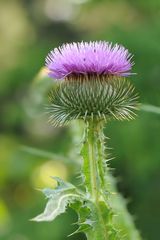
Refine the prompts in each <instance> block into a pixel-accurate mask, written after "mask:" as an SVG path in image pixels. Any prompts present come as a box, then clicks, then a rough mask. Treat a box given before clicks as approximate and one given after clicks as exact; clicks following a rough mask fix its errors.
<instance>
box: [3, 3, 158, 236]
mask: <svg viewBox="0 0 160 240" xmlns="http://www.w3.org/2000/svg"><path fill="white" fill-rule="evenodd" d="M0 18H1V21H0V31H1V34H0V45H1V50H0V58H1V64H0V68H1V82H0V100H1V120H0V121H1V124H0V131H1V133H0V153H1V155H0V239H2V240H32V239H39V240H41V239H48V240H50V239H56V240H62V239H63V240H64V239H66V238H65V236H66V235H67V234H70V233H71V232H72V231H74V229H75V228H76V226H72V225H71V223H73V222H76V218H77V217H76V215H75V213H74V212H72V211H69V214H64V215H62V216H61V217H59V218H58V219H57V220H56V221H55V222H54V223H39V224H37V223H33V222H30V221H29V219H31V218H32V217H33V216H35V215H36V213H37V212H39V211H40V209H42V208H43V206H44V201H45V200H44V199H43V196H41V194H40V193H39V192H37V191H36V190H35V188H41V187H42V186H44V185H47V186H50V184H51V179H50V175H51V174H53V175H57V176H59V177H61V178H63V179H67V180H68V179H69V178H70V180H72V181H73V182H74V181H76V180H75V172H76V171H77V166H76V164H73V160H72V162H69V161H68V160H66V158H67V157H68V156H69V158H70V156H71V155H73V154H71V152H70V151H71V146H72V143H73V142H72V133H71V131H70V129H69V128H62V129H55V128H53V127H51V126H50V125H49V124H48V122H47V116H46V114H45V105H46V104H47V92H48V90H49V89H50V87H51V86H52V85H53V82H52V80H51V79H49V78H47V77H46V75H45V71H44V69H43V70H42V71H41V72H40V73H39V75H37V73H38V72H39V70H40V69H41V68H42V67H43V65H44V59H45V56H46V54H47V53H48V51H49V50H50V49H52V48H54V47H57V46H58V45H60V44H62V43H63V42H72V41H81V40H87V41H89V40H97V39H102V40H107V41H113V42H119V43H121V44H123V45H125V46H126V47H127V48H129V51H130V52H132V53H133V54H134V61H135V66H134V69H133V71H134V72H136V73H138V74H137V75H136V76H134V77H133V78H132V80H131V81H134V85H135V86H136V88H137V90H138V91H139V92H140V98H141V102H143V103H147V104H153V105H156V106H160V95H159V91H160V67H159V62H160V44H159V40H160V22H159V19H160V1H159V0H148V1H146V0H112V1H111V0H88V1H87V0H86V1H85V0H59V1H56V0H45V1H44V0H32V1H29V0H12V1H9V0H1V1H0ZM35 76H37V77H35ZM159 132H160V115H156V114H152V113H147V112H140V113H139V114H138V117H137V119H136V120H134V121H131V122H122V123H121V122H120V123H119V122H116V121H115V122H112V123H109V124H108V126H107V127H106V134H107V136H109V137H111V139H110V140H108V145H109V146H111V147H113V148H114V150H112V153H113V155H115V156H116V160H114V161H112V162H111V166H112V167H113V168H115V170H114V171H113V173H114V174H115V176H117V178H118V179H121V180H120V181H118V187H119V189H120V191H121V192H122V193H123V194H124V196H125V197H126V198H129V199H131V201H130V203H129V206H128V207H129V209H130V211H131V212H132V214H134V215H136V224H137V226H138V228H139V229H140V231H141V232H142V235H143V236H144V238H145V239H148V240H154V239H155V240H157V239H158V238H159V224H160V220H159V219H160V218H159V216H160V205H159V203H160V189H159V179H160V150H159ZM22 145H24V146H26V147H22ZM36 149H39V150H36ZM45 152H47V153H48V154H45ZM53 153H54V154H53ZM59 154H61V155H62V156H64V157H59ZM72 159H73V156H72ZM74 161H75V162H76V159H74ZM132 199H133V200H132ZM64 224H65V227H64ZM70 239H71V240H72V239H77V240H78V239H85V238H84V237H83V235H77V236H74V237H71V238H70Z"/></svg>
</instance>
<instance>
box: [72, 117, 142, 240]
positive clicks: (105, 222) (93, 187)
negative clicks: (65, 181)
mask: <svg viewBox="0 0 160 240" xmlns="http://www.w3.org/2000/svg"><path fill="white" fill-rule="evenodd" d="M75 129H76V131H77V129H81V133H82V129H83V127H82V125H78V124H76V125H75ZM75 135H76V134H74V136H75ZM78 135H81V134H80V132H78ZM105 152H106V147H105V136H104V133H103V122H97V121H93V120H92V121H89V122H86V123H85V134H84V141H83V146H82V150H81V155H82V157H83V161H84V162H83V169H82V172H83V175H84V179H85V183H84V185H85V187H86V193H87V196H88V198H89V200H91V201H92V202H93V204H92V206H90V209H91V212H92V214H91V216H90V220H91V222H93V223H94V222H95V224H93V225H92V228H91V230H87V231H84V232H85V233H86V236H87V239H88V240H135V239H136V240H141V236H140V234H139V232H138V231H137V230H136V228H135V225H134V221H133V219H132V216H131V215H130V214H129V212H128V210H127V207H126V201H125V200H124V199H123V197H122V196H121V195H120V194H119V193H116V194H113V192H114V193H115V192H117V188H116V181H115V179H114V177H113V176H112V175H111V173H110V171H109V168H108V165H107V164H106V160H107V158H106V153H105ZM86 219H88V217H87V218H86ZM82 222H84V219H82Z"/></svg>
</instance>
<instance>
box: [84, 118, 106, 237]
mask: <svg viewBox="0 0 160 240" xmlns="http://www.w3.org/2000/svg"><path fill="white" fill-rule="evenodd" d="M98 126H99V123H98V122H97V121H94V120H90V121H88V122H87V123H86V132H85V141H84V145H83V149H82V156H83V159H84V166H83V172H84V177H85V185H86V190H87V192H88V194H89V198H90V200H91V201H92V202H93V206H92V221H93V223H94V228H95V229H94V231H90V232H88V234H87V236H88V239H91V238H92V240H94V239H95V240H98V239H100V240H108V239H109V234H108V232H109V230H108V229H107V222H106V219H105V218H104V213H103V211H104V208H106V211H107V212H108V211H109V209H107V208H108V206H107V204H106V203H105V202H104V200H103V197H102V194H101V189H102V188H101V185H102V182H104V179H103V177H104V174H103V167H102V163H100V161H101V160H102V158H101V152H100V151H99V150H100V149H99V141H98V138H99V136H98V135H99V128H98Z"/></svg>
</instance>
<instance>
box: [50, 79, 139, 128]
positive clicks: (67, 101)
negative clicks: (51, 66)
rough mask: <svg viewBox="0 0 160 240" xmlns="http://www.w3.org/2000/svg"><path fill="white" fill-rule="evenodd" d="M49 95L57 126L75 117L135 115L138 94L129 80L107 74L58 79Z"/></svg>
mask: <svg viewBox="0 0 160 240" xmlns="http://www.w3.org/2000/svg"><path fill="white" fill-rule="evenodd" d="M49 97H50V102H51V104H50V106H49V107H48V110H49V114H50V122H51V123H52V124H53V125H55V126H57V125H64V124H66V123H68V122H69V121H71V120H74V119H83V120H87V119H97V120H105V121H106V120H108V119H110V118H115V119H118V120H124V119H132V118H133V117H134V115H135V113H134V112H133V110H135V109H136V108H137V98H138V97H137V94H135V93H134V87H133V86H132V85H131V84H130V82H129V81H128V80H126V79H125V78H123V77H116V76H107V75H82V76H81V75H77V76H74V75H73V76H70V77H68V78H67V79H65V80H63V81H62V82H60V83H57V85H56V87H55V88H54V89H53V90H52V91H51V93H50V95H49Z"/></svg>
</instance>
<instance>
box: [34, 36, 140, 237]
mask: <svg viewBox="0 0 160 240" xmlns="http://www.w3.org/2000/svg"><path fill="white" fill-rule="evenodd" d="M131 59H132V55H131V54H130V53H129V52H128V50H127V49H125V48H124V47H123V46H120V45H118V44H116V45H112V44H111V43H108V42H102V41H100V42H89V43H87V42H81V43H72V44H64V45H63V46H62V47H60V48H56V49H55V50H54V51H51V52H50V53H49V54H48V56H47V58H46V67H47V69H48V75H49V76H50V77H52V78H54V79H57V81H56V86H55V87H54V88H53V89H52V90H51V92H50V94H49V98H50V105H49V107H48V110H49V115H50V117H49V120H50V122H51V123H52V124H53V125H54V126H62V125H65V124H68V123H70V122H71V121H72V120H80V121H82V122H83V123H84V138H83V144H82V146H81V151H80V154H81V157H82V169H81V179H82V187H81V188H77V187H75V186H74V185H72V184H70V183H64V182H63V181H62V180H60V179H58V178H56V180H57V182H58V186H57V188H56V189H54V190H50V189H45V190H44V193H45V195H46V196H47V198H49V201H48V203H47V206H46V208H45V211H44V213H42V214H41V215H39V216H37V217H36V218H35V219H34V220H36V221H51V220H53V219H54V218H55V217H57V216H58V215H59V214H61V213H62V212H65V209H66V207H67V206H70V207H72V208H73V209H75V211H76V212H77V213H78V217H79V220H78V223H77V224H78V225H79V228H78V230H77V231H76V232H81V231H82V232H84V233H85V234H86V236H87V239H89V240H91V239H92V240H112V239H114V240H119V239H126V240H132V239H136V240H138V239H140V236H139V234H138V232H137V231H136V230H135V231H134V234H132V236H131V234H129V233H128V232H126V231H125V230H124V229H123V227H122V226H121V224H120V222H119V220H118V218H117V216H116V215H119V214H123V213H119V212H117V210H116V209H115V207H114V206H113V204H112V201H111V199H113V195H112V192H111V190H112V189H111V187H110V185H111V184H112V183H111V182H110V180H111V177H110V171H109V166H108V161H109V154H108V156H107V153H106V146H105V136H104V134H103V128H104V125H105V123H106V122H108V121H109V120H111V119H117V120H125V119H127V120H129V119H132V118H134V116H135V113H134V110H136V108H137V94H136V93H135V91H134V87H133V86H132V85H131V84H130V82H129V81H128V79H127V77H128V76H130V75H132V73H131V69H132V65H133V62H131ZM133 225H134V224H132V227H133V228H134V226H133Z"/></svg>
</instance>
